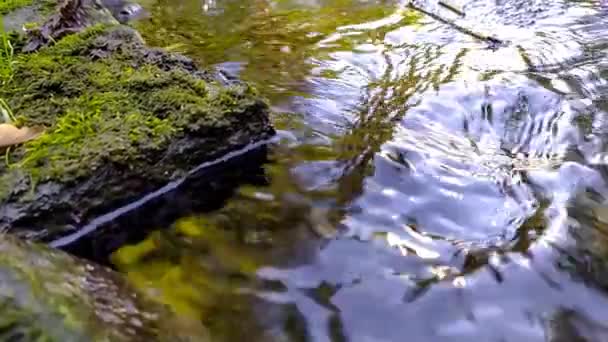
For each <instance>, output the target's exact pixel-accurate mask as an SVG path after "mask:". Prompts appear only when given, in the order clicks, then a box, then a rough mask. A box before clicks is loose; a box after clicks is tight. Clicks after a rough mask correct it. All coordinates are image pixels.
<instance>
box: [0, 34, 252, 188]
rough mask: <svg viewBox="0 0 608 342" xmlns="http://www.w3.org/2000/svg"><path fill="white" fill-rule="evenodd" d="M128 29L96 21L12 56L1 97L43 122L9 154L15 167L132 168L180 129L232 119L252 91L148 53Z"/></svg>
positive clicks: (37, 173)
mask: <svg viewBox="0 0 608 342" xmlns="http://www.w3.org/2000/svg"><path fill="white" fill-rule="evenodd" d="M130 32H133V31H130V30H129V29H127V28H124V27H108V26H94V27H92V28H90V29H87V30H85V31H84V32H82V33H79V34H75V35H71V36H68V37H66V38H64V39H62V40H61V41H59V42H58V43H57V44H55V45H54V46H53V47H50V48H46V49H43V50H42V51H40V52H38V53H35V54H31V55H18V56H16V59H17V62H16V63H15V68H14V74H13V80H12V82H10V84H9V85H8V86H6V87H4V88H3V89H2V90H0V97H3V98H5V99H7V101H8V102H9V104H10V106H11V108H13V112H14V113H15V115H16V116H17V117H18V120H19V121H20V122H21V123H22V124H26V125H44V126H46V127H47V128H48V129H47V131H46V133H45V134H43V135H42V136H41V137H40V138H38V139H36V140H34V141H31V142H29V143H27V144H25V146H23V147H19V148H17V149H15V150H14V151H13V152H11V154H10V163H11V164H10V165H11V169H12V170H22V171H24V172H25V173H26V174H29V175H30V176H31V177H32V178H33V179H34V180H35V181H39V180H46V179H61V180H63V181H69V180H70V179H73V178H75V177H84V176H87V175H89V174H91V172H92V171H93V170H96V169H97V168H98V167H100V166H102V165H104V164H105V163H108V162H111V163H115V164H124V165H127V164H128V165H129V166H130V167H137V162H138V161H140V160H142V159H144V158H146V156H147V155H154V154H155V153H156V154H158V153H161V152H162V151H163V150H166V148H167V146H168V144H169V143H170V142H171V140H172V139H174V138H176V137H179V136H180V134H182V133H183V132H184V130H197V129H200V128H201V127H204V129H205V131H206V132H209V130H213V129H214V128H221V127H228V125H231V123H230V119H229V117H230V113H232V112H238V110H239V109H238V108H239V106H241V105H243V102H245V103H249V104H250V103H251V102H247V99H248V98H253V97H252V96H250V95H253V93H254V90H248V91H245V92H243V91H242V88H230V87H228V88H223V87H217V86H215V85H212V84H211V83H213V82H211V81H209V80H207V79H203V78H201V77H196V76H193V74H192V73H191V72H189V71H187V70H186V68H185V67H184V66H183V64H180V62H178V61H176V60H173V59H171V57H170V56H168V55H166V54H154V55H152V57H151V56H150V54H149V53H146V52H145V51H144V50H143V48H142V45H141V42H140V41H139V40H138V39H137V36H136V35H135V34H134V33H130ZM245 105H247V104H245ZM1 169H2V167H0V170H1Z"/></svg>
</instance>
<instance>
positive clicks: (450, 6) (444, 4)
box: [438, 0, 465, 17]
mask: <svg viewBox="0 0 608 342" xmlns="http://www.w3.org/2000/svg"><path fill="white" fill-rule="evenodd" d="M438 3H439V6H442V7H443V8H445V9H448V10H450V11H452V12H454V13H456V14H458V15H459V16H461V17H464V16H465V13H464V12H463V11H462V10H461V9H460V8H458V7H456V5H454V4H452V3H449V2H448V1H446V0H439V1H438Z"/></svg>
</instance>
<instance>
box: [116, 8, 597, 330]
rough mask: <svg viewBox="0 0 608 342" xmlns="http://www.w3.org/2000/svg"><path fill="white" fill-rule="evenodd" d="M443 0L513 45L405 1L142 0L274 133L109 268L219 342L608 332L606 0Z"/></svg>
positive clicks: (148, 24)
mask: <svg viewBox="0 0 608 342" xmlns="http://www.w3.org/2000/svg"><path fill="white" fill-rule="evenodd" d="M453 3H455V4H457V5H459V6H460V7H462V8H463V9H464V11H465V12H466V16H465V17H463V18H459V17H458V16H456V15H455V14H453V13H450V12H447V11H446V10H445V9H441V8H438V9H437V10H438V11H441V13H442V15H444V16H446V17H448V18H450V19H452V20H455V21H457V22H458V23H459V24H461V25H462V26H466V27H471V28H474V29H475V30H479V31H482V32H486V33H491V34H493V35H495V36H496V37H498V38H500V39H502V40H504V41H507V42H508V44H506V45H505V46H500V47H495V46H494V47H493V46H489V45H488V44H486V43H484V42H483V41H479V40H476V39H474V38H472V37H470V36H468V35H466V34H463V33H461V32H459V31H457V30H454V29H453V28H452V27H450V26H448V25H445V24H442V23H440V22H437V21H436V20H434V19H432V18H430V17H428V16H425V15H422V14H421V13H419V12H416V11H412V10H408V9H407V8H406V7H405V6H404V4H403V3H399V2H395V1H373V0H372V1H355V0H317V1H314V0H276V1H266V0H255V1H244V0H171V1H169V0H159V1H154V0H147V1H145V2H143V5H144V7H146V8H147V9H148V10H149V11H150V14H151V15H150V17H149V18H148V19H146V20H143V21H141V22H139V23H138V24H137V25H138V29H140V30H141V32H142V35H143V36H144V38H145V39H146V40H147V41H148V42H149V43H150V44H151V45H155V46H161V47H167V48H169V49H171V50H174V51H179V52H183V53H185V54H186V55H188V56H190V57H192V58H194V59H195V60H197V61H199V62H200V63H202V64H213V65H215V66H217V67H218V68H220V69H222V70H223V71H224V72H225V74H226V75H227V77H240V78H243V79H245V80H247V81H250V82H252V83H254V84H255V85H256V86H257V87H258V89H259V90H260V91H261V93H262V94H263V95H264V96H265V97H267V98H268V99H269V100H270V102H271V104H272V106H273V109H274V116H273V122H274V124H275V126H276V127H277V128H278V130H279V139H278V140H277V141H276V142H273V143H271V144H270V145H269V146H268V148H269V157H268V159H269V160H268V162H267V163H265V164H264V167H263V170H261V171H260V172H259V174H258V173H256V172H257V171H256V172H253V171H252V173H255V174H256V176H255V177H252V178H254V179H252V180H251V182H250V184H244V185H242V186H240V187H239V188H238V190H237V191H236V192H235V193H234V194H231V195H230V196H227V199H225V201H223V202H222V205H221V207H220V208H214V210H212V211H207V212H201V213H197V212H196V210H192V215H188V216H187V217H183V218H179V219H177V220H172V222H159V223H158V226H153V227H149V228H150V230H153V231H152V233H149V234H148V235H147V236H144V237H142V239H141V241H134V242H133V243H132V244H130V245H127V246H124V247H122V248H120V249H119V250H118V251H116V252H115V253H114V254H113V255H112V258H111V261H112V262H113V264H114V265H115V266H116V268H117V269H119V270H120V271H121V272H123V273H125V274H126V275H127V277H128V279H129V280H131V281H132V282H133V283H134V284H136V285H137V286H138V287H140V288H143V289H145V290H146V291H149V292H150V293H152V294H153V295H154V296H157V298H160V299H161V300H162V301H164V302H166V303H169V304H170V305H171V306H173V307H174V308H175V309H176V310H177V311H179V312H181V313H182V314H184V315H189V316H192V317H195V318H200V319H201V320H203V322H205V323H206V324H207V326H209V328H210V330H211V332H212V334H213V335H214V336H215V339H216V340H218V341H244V340H247V341H404V340H408V341H608V323H606V322H608V319H607V318H608V293H607V292H606V291H607V290H608V202H607V201H608V169H607V168H606V166H605V164H606V162H608V155H607V154H606V147H605V146H606V144H607V143H608V121H607V120H606V111H608V102H607V100H606V99H607V98H606V96H607V95H608V89H607V87H606V84H607V81H608V78H607V77H608V76H607V75H608V56H607V52H608V50H607V47H608V13H607V12H608V7H604V6H605V5H603V4H601V3H600V1H584V0H577V1H565V0H515V1H507V0H501V1H499V0H496V1H490V0H469V1H465V0H458V1H456V0H455V1H453ZM429 6H430V5H429ZM431 7H432V6H431ZM205 195H206V192H205V190H204V189H203V190H200V191H196V192H195V193H194V194H191V196H192V197H191V198H196V197H197V196H198V197H200V198H205ZM182 204H183V203H179V202H178V203H170V202H168V203H165V204H164V205H165V206H172V205H173V206H178V205H182Z"/></svg>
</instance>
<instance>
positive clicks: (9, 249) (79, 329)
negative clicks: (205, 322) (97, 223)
mask: <svg viewBox="0 0 608 342" xmlns="http://www.w3.org/2000/svg"><path fill="white" fill-rule="evenodd" d="M0 340H2V341H58V342H59V341H61V342H67V341H113V342H114V341H116V342H120V341H207V340H208V334H207V331H206V330H205V329H204V327H203V326H202V324H201V323H200V322H197V321H194V320H192V319H190V318H187V317H185V316H178V315H176V314H174V313H173V312H172V311H170V310H169V308H168V307H166V306H165V305H162V304H160V303H158V302H155V301H152V300H151V299H150V298H149V297H146V296H145V294H143V293H140V292H138V291H137V290H135V289H134V288H133V287H132V286H131V285H129V284H128V283H127V282H126V280H125V279H124V278H122V276H121V275H119V274H117V273H115V272H113V271H111V270H109V269H107V268H105V267H102V266H99V265H96V264H92V263H89V262H86V261H81V260H77V259H75V258H73V257H71V256H70V255H68V254H65V253H63V252H61V251H57V250H53V249H50V248H48V247H46V246H43V245H38V244H35V243H31V242H25V241H21V240H18V239H16V238H14V237H12V236H10V235H7V234H4V235H3V236H2V238H1V239H0Z"/></svg>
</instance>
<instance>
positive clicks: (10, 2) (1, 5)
mask: <svg viewBox="0 0 608 342" xmlns="http://www.w3.org/2000/svg"><path fill="white" fill-rule="evenodd" d="M33 2H34V1H33V0H0V14H7V13H10V12H12V11H14V10H16V9H18V8H21V7H25V6H29V5H31V4H32V3H33Z"/></svg>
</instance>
